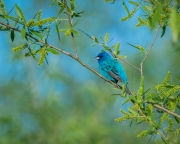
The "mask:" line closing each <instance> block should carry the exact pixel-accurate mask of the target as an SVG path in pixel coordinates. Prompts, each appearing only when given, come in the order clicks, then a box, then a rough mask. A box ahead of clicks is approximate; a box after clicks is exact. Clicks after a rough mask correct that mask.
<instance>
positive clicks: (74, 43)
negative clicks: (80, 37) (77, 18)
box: [64, 0, 78, 59]
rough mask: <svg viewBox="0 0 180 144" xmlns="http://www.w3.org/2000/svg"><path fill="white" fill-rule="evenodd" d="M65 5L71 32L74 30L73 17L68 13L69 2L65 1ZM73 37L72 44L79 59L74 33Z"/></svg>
mask: <svg viewBox="0 0 180 144" xmlns="http://www.w3.org/2000/svg"><path fill="white" fill-rule="evenodd" d="M64 5H65V8H66V14H67V16H68V23H69V26H70V28H71V30H72V22H71V16H70V13H69V11H68V6H67V1H66V0H64ZM71 37H72V42H73V47H74V53H75V56H76V58H77V59H78V53H77V48H76V42H75V37H74V34H73V32H71Z"/></svg>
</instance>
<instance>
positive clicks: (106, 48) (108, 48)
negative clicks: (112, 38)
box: [103, 45, 111, 50]
mask: <svg viewBox="0 0 180 144" xmlns="http://www.w3.org/2000/svg"><path fill="white" fill-rule="evenodd" d="M103 47H104V48H105V50H111V48H110V47H108V46H105V45H103Z"/></svg>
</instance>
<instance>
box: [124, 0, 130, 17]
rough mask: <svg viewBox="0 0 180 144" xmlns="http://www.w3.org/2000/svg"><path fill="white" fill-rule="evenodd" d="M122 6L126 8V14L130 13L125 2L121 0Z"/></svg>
mask: <svg viewBox="0 0 180 144" xmlns="http://www.w3.org/2000/svg"><path fill="white" fill-rule="evenodd" d="M123 6H124V9H125V10H126V12H127V13H128V15H130V12H129V9H128V7H127V6H126V4H125V2H123Z"/></svg>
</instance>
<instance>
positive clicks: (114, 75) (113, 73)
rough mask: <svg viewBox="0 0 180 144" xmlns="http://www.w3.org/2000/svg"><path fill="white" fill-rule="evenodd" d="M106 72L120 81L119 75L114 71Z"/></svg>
mask: <svg viewBox="0 0 180 144" xmlns="http://www.w3.org/2000/svg"><path fill="white" fill-rule="evenodd" d="M107 73H108V74H109V75H110V76H111V77H113V78H114V79H116V80H118V81H120V82H122V79H121V78H120V77H119V75H118V73H117V72H116V71H113V70H111V71H108V72H107Z"/></svg>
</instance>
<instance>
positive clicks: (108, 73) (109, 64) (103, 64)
mask: <svg viewBox="0 0 180 144" xmlns="http://www.w3.org/2000/svg"><path fill="white" fill-rule="evenodd" d="M95 59H97V60H98V64H99V71H100V74H101V75H102V76H104V77H105V78H106V79H108V80H110V81H112V82H114V83H118V82H121V83H123V84H125V85H126V92H127V94H129V95H131V92H130V90H129V88H128V82H127V77H126V72H125V71H124V69H123V67H122V66H121V64H120V63H119V62H118V61H117V60H115V59H113V58H112V57H111V56H110V55H109V54H108V53H107V52H101V53H99V54H98V55H97V56H96V57H95Z"/></svg>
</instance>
